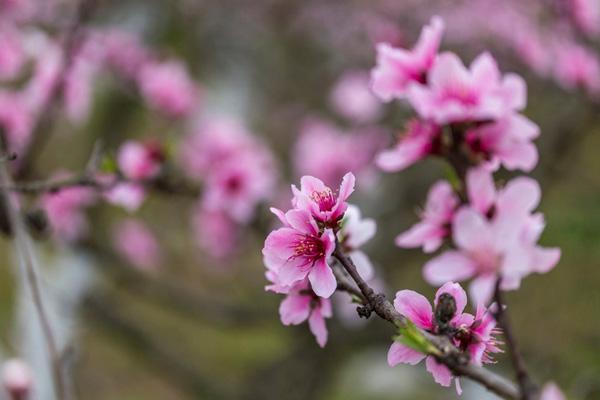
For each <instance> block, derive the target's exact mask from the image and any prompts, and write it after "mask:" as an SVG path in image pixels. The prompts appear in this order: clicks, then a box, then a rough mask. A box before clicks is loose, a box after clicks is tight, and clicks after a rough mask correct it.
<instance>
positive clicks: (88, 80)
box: [63, 43, 99, 124]
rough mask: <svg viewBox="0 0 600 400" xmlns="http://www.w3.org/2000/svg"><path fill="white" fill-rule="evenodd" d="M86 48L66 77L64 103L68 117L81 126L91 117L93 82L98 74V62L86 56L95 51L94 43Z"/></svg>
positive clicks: (73, 63) (76, 57)
mask: <svg viewBox="0 0 600 400" xmlns="http://www.w3.org/2000/svg"><path fill="white" fill-rule="evenodd" d="M85 46H86V47H89V48H90V49H88V48H86V49H83V50H81V52H80V53H79V54H77V55H75V56H74V60H73V61H72V63H71V66H70V68H69V69H68V70H67V71H66V72H65V77H64V93H63V96H64V102H65V109H66V113H67V116H68V117H69V119H70V120H71V121H72V122H74V123H76V124H81V123H82V122H83V121H84V120H86V119H87V118H88V116H89V113H90V109H91V106H92V96H93V83H94V82H93V80H94V78H95V77H96V73H97V72H98V68H99V65H98V61H97V60H95V59H94V57H93V56H92V55H89V54H86V53H88V52H92V51H94V50H96V51H99V50H98V49H97V48H95V47H94V43H90V44H86V45H85Z"/></svg>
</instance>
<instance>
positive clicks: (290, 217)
mask: <svg viewBox="0 0 600 400" xmlns="http://www.w3.org/2000/svg"><path fill="white" fill-rule="evenodd" d="M285 219H286V220H287V221H288V223H289V225H290V226H291V227H292V228H294V229H296V230H298V231H300V232H302V233H307V234H309V235H316V234H317V233H318V232H319V228H318V227H317V223H316V222H315V220H314V218H313V217H312V215H311V214H310V213H308V212H307V211H305V210H290V211H288V212H286V213H285Z"/></svg>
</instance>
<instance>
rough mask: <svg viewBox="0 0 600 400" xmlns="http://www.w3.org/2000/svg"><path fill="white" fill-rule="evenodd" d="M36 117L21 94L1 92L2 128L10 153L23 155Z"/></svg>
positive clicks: (0, 118)
mask: <svg viewBox="0 0 600 400" xmlns="http://www.w3.org/2000/svg"><path fill="white" fill-rule="evenodd" d="M33 124H34V116H33V115H32V112H31V110H30V108H29V107H28V105H27V103H26V102H25V101H24V99H23V96H22V95H21V93H12V92H3V91H0V127H1V128H2V129H3V131H4V135H5V137H6V140H7V142H8V148H9V150H10V151H14V152H16V153H17V155H19V154H21V153H22V152H23V151H24V150H25V149H26V148H27V146H28V145H29V141H30V139H31V133H32V129H33Z"/></svg>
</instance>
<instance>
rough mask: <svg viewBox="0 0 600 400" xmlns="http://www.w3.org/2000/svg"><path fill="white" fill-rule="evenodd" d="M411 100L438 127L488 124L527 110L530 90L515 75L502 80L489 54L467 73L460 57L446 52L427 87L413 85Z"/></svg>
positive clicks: (480, 58)
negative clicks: (458, 124)
mask: <svg viewBox="0 0 600 400" xmlns="http://www.w3.org/2000/svg"><path fill="white" fill-rule="evenodd" d="M408 100H409V102H410V103H411V104H412V106H413V107H414V108H415V110H416V111H417V113H418V114H419V115H420V116H421V117H422V118H425V119H431V120H433V121H434V122H436V123H438V124H447V123H451V122H462V121H473V120H474V121H484V120H490V119H497V118H500V117H503V116H505V115H507V114H508V113H510V112H512V111H518V110H521V109H522V108H523V107H525V103H526V88H525V82H524V81H523V79H522V78H521V77H519V76H517V75H515V74H506V75H505V76H504V77H502V76H501V75H500V71H499V70H498V65H497V64H496V61H495V60H494V58H493V57H492V56H491V55H490V54H489V53H482V54H480V55H479V56H478V57H477V58H475V60H473V62H472V63H471V66H470V68H469V69H467V68H466V67H465V66H464V65H463V63H462V61H461V60H460V58H458V56H457V55H456V54H454V53H450V52H446V53H442V54H440V55H439V56H438V57H437V58H436V61H435V63H434V64H433V67H432V68H431V71H430V72H429V75H428V80H427V85H411V87H410V88H409V92H408Z"/></svg>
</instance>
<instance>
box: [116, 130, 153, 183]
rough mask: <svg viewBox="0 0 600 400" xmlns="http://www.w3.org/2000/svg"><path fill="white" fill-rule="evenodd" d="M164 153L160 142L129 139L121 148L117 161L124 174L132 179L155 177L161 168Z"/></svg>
mask: <svg viewBox="0 0 600 400" xmlns="http://www.w3.org/2000/svg"><path fill="white" fill-rule="evenodd" d="M162 161H163V154H162V150H161V148H160V146H159V145H158V143H154V142H149V143H140V142H136V141H133V140H129V141H127V142H125V143H123V145H121V147H120V148H119V153H118V155H117V163H118V165H119V169H120V171H121V172H122V173H123V175H124V176H125V177H127V178H129V179H132V180H143V179H151V178H154V177H155V176H156V175H157V174H158V173H159V172H160V168H161V164H162Z"/></svg>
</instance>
